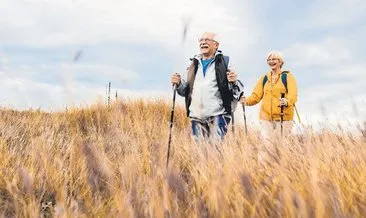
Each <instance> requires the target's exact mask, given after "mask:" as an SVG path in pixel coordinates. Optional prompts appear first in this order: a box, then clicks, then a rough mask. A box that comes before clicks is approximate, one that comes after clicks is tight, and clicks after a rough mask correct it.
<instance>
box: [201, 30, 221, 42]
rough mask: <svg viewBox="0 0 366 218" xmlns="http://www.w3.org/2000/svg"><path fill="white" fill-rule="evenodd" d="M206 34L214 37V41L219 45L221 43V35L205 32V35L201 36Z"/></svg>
mask: <svg viewBox="0 0 366 218" xmlns="http://www.w3.org/2000/svg"><path fill="white" fill-rule="evenodd" d="M205 34H210V35H212V39H213V40H214V41H216V42H217V43H220V37H219V35H218V34H217V33H215V32H209V31H207V32H203V33H202V34H201V36H203V35H205Z"/></svg>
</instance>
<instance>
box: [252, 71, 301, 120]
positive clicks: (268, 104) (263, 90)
mask: <svg viewBox="0 0 366 218" xmlns="http://www.w3.org/2000/svg"><path fill="white" fill-rule="evenodd" d="M283 73H284V72H282V73H281V74H279V75H278V76H277V79H276V81H275V83H274V84H273V85H272V77H271V71H270V72H268V73H267V78H268V80H267V82H266V84H265V85H264V87H263V79H264V75H263V76H262V77H261V78H260V79H259V81H258V82H257V85H256V86H255V88H254V90H253V93H252V95H251V96H249V97H247V98H246V105H248V106H251V105H255V104H257V103H259V102H260V101H261V100H262V99H263V101H262V105H261V108H260V112H259V119H260V120H280V119H281V117H280V113H281V108H280V107H279V105H280V100H279V98H280V97H281V93H285V98H287V100H288V106H287V107H284V109H283V112H284V116H283V120H287V121H288V120H293V118H294V104H295V103H296V101H297V85H296V80H295V78H294V77H293V76H292V74H291V73H290V71H287V89H288V93H286V87H285V85H284V84H283V83H282V80H281V76H282V74H283Z"/></svg>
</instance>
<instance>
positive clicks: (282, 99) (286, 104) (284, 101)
mask: <svg viewBox="0 0 366 218" xmlns="http://www.w3.org/2000/svg"><path fill="white" fill-rule="evenodd" d="M279 99H280V107H281V106H285V107H287V106H288V100H287V98H279Z"/></svg>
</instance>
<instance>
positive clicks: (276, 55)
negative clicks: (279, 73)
mask: <svg viewBox="0 0 366 218" xmlns="http://www.w3.org/2000/svg"><path fill="white" fill-rule="evenodd" d="M270 57H273V58H278V59H279V60H280V62H281V66H280V67H281V68H282V66H283V64H284V63H285V59H284V57H283V54H282V53H281V52H279V51H277V50H273V51H270V52H269V53H268V55H267V60H268V59H269V58H270Z"/></svg>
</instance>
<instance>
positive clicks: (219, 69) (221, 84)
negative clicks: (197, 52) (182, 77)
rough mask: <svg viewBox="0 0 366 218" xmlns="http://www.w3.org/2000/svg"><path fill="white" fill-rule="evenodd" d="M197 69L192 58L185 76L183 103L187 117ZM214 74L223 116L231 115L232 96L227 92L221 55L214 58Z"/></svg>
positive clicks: (224, 68)
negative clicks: (223, 112)
mask: <svg viewBox="0 0 366 218" xmlns="http://www.w3.org/2000/svg"><path fill="white" fill-rule="evenodd" d="M197 69H198V60H197V59H196V58H193V60H192V64H191V66H190V67H189V68H188V75H187V77H188V78H187V83H188V86H187V89H186V93H185V103H186V111H187V116H189V113H190V112H189V106H190V105H191V101H192V99H191V95H192V90H193V84H194V80H195V77H196V73H197ZM215 73H216V81H217V86H218V88H219V92H220V95H221V99H222V102H223V106H224V109H225V114H231V102H232V100H233V94H232V92H231V91H230V90H229V81H228V80H227V75H226V73H227V68H226V66H225V62H224V58H223V55H222V54H218V55H216V56H215Z"/></svg>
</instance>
